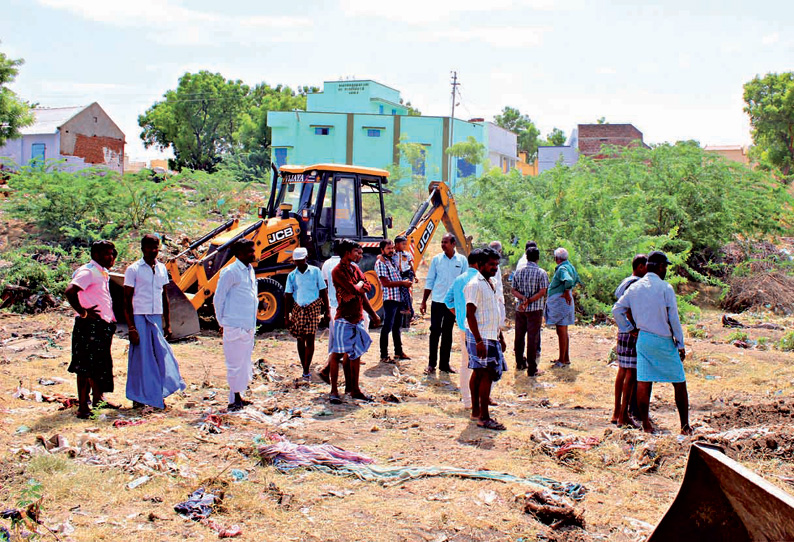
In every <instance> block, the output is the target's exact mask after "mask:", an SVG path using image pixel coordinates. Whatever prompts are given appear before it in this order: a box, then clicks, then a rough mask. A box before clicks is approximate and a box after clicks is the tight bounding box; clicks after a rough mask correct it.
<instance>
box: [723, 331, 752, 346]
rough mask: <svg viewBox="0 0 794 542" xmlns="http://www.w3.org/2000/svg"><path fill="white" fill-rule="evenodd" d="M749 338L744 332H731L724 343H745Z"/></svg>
mask: <svg viewBox="0 0 794 542" xmlns="http://www.w3.org/2000/svg"><path fill="white" fill-rule="evenodd" d="M749 338H750V336H749V335H748V334H747V332H746V331H739V330H737V331H734V332H732V333H731V334H730V335H728V338H727V339H725V341H726V342H729V343H732V342H733V341H746V340H747V339H749Z"/></svg>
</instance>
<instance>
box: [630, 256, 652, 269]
mask: <svg viewBox="0 0 794 542" xmlns="http://www.w3.org/2000/svg"><path fill="white" fill-rule="evenodd" d="M647 263H648V256H646V255H645V254H637V255H636V256H634V259H633V260H631V269H632V270H633V271H636V270H637V268H638V267H639V266H641V265H645V264H647Z"/></svg>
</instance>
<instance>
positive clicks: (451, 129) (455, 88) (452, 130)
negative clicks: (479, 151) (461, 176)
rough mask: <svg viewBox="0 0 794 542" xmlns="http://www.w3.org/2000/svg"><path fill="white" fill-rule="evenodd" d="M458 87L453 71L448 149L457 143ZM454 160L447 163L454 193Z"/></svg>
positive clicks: (449, 158) (450, 157) (449, 159)
mask: <svg viewBox="0 0 794 542" xmlns="http://www.w3.org/2000/svg"><path fill="white" fill-rule="evenodd" d="M458 85H460V83H458V72H456V71H453V72H452V116H451V117H450V119H449V145H448V146H447V148H449V147H451V146H452V145H453V144H454V141H455V138H454V134H455V94H456V93H457V91H458ZM452 158H453V157H452V155H449V156H447V163H448V167H447V171H448V172H449V180H450V189H451V190H452V191H453V192H454V190H455V176H454V170H453V169H452V166H453V160H452Z"/></svg>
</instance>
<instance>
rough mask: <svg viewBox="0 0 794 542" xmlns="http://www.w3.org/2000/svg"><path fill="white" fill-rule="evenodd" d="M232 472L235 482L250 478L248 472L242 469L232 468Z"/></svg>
mask: <svg viewBox="0 0 794 542" xmlns="http://www.w3.org/2000/svg"><path fill="white" fill-rule="evenodd" d="M230 474H231V475H232V479H233V480H234V481H235V482H244V481H246V480H248V473H247V472H246V471H244V470H242V469H232V470H231V472H230Z"/></svg>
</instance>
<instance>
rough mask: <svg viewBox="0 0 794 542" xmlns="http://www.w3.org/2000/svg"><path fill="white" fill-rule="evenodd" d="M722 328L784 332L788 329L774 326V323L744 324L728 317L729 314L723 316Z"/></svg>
mask: <svg viewBox="0 0 794 542" xmlns="http://www.w3.org/2000/svg"><path fill="white" fill-rule="evenodd" d="M722 326H723V327H727V328H752V329H772V330H776V331H783V330H785V329H786V328H784V327H783V326H780V325H777V324H773V323H772V322H760V323H758V324H742V323H741V322H740V321H739V320H737V319H736V318H733V317H731V316H728V315H727V314H723V315H722Z"/></svg>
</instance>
